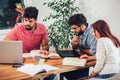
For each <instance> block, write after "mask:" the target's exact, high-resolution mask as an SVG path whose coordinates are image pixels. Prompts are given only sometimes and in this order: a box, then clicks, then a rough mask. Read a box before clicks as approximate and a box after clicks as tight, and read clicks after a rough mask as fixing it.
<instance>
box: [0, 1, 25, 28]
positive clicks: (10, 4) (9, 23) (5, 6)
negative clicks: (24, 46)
mask: <svg viewBox="0 0 120 80" xmlns="http://www.w3.org/2000/svg"><path fill="white" fill-rule="evenodd" d="M0 3H1V4H0V30H3V29H11V28H13V27H14V25H15V24H16V21H17V22H21V19H19V20H17V17H18V15H20V12H19V11H17V10H16V7H17V4H23V0H0Z"/></svg>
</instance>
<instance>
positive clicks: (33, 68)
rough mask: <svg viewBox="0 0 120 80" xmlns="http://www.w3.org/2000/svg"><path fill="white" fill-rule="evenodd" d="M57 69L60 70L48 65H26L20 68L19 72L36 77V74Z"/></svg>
mask: <svg viewBox="0 0 120 80" xmlns="http://www.w3.org/2000/svg"><path fill="white" fill-rule="evenodd" d="M57 69H59V68H57V67H54V66H50V65H47V64H43V65H34V64H25V65H23V66H21V67H20V68H18V69H17V70H18V71H20V72H23V73H26V74H29V75H31V76H34V75H35V74H38V73H43V72H49V71H54V70H57Z"/></svg>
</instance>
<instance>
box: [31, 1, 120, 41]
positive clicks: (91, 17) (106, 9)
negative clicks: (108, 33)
mask: <svg viewBox="0 0 120 80" xmlns="http://www.w3.org/2000/svg"><path fill="white" fill-rule="evenodd" d="M48 1H52V0H44V1H43V0H32V5H33V6H36V7H37V8H38V9H39V17H38V21H39V22H42V23H44V24H45V25H49V24H50V23H51V22H52V21H48V22H43V21H42V19H43V18H44V17H46V16H47V15H48V14H49V12H51V10H50V9H49V8H48V7H47V6H43V5H42V4H43V3H44V2H48ZM119 3H120V0H76V4H75V5H77V6H79V8H80V13H83V14H84V15H85V16H86V17H87V19H88V22H89V23H93V22H95V21H96V20H98V19H104V20H105V21H107V22H108V24H109V25H110V28H111V30H112V32H113V34H114V35H116V36H117V37H118V38H119V39H120V31H119V30H120V27H119V26H120V24H119V22H120V16H119V14H120V5H119Z"/></svg>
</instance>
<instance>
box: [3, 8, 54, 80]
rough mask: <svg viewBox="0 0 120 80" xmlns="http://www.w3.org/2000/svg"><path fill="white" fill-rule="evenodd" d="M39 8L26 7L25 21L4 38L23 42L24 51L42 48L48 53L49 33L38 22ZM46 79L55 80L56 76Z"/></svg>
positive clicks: (42, 51) (43, 51) (44, 52)
mask: <svg viewBox="0 0 120 80" xmlns="http://www.w3.org/2000/svg"><path fill="white" fill-rule="evenodd" d="M37 16H38V9H36V7H27V8H25V11H24V15H23V22H22V23H20V24H18V25H16V26H15V27H14V28H13V29H12V30H11V31H10V32H9V33H8V35H7V36H6V37H5V38H4V40H15V41H22V42H23V53H29V52H30V51H31V50H34V49H40V45H42V50H40V52H41V53H43V54H45V55H48V50H49V47H48V35H47V30H46V28H45V26H44V25H43V24H41V23H37ZM44 80H54V76H50V77H48V78H45V79H44Z"/></svg>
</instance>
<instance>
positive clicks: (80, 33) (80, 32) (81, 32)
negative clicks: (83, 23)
mask: <svg viewBox="0 0 120 80" xmlns="http://www.w3.org/2000/svg"><path fill="white" fill-rule="evenodd" d="M83 33H84V32H83V31H79V32H78V33H76V34H77V35H78V36H79V35H82V34H83Z"/></svg>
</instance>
